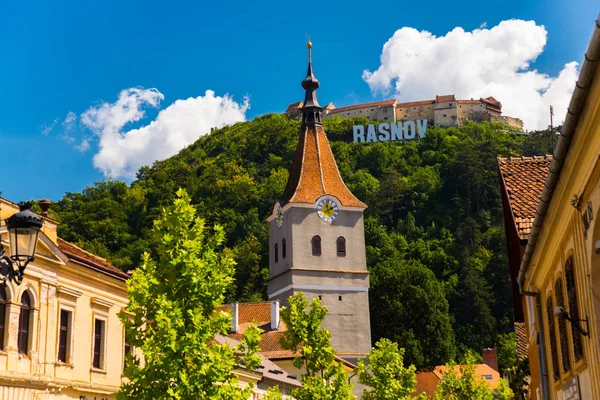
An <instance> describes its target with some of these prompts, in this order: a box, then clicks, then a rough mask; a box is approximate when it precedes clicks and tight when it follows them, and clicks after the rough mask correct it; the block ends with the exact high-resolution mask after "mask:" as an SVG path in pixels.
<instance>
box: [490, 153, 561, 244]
mask: <svg viewBox="0 0 600 400" xmlns="http://www.w3.org/2000/svg"><path fill="white" fill-rule="evenodd" d="M551 159H552V156H550V155H547V156H535V157H511V158H498V167H499V169H500V173H501V176H502V180H503V182H504V187H505V188H506V190H507V192H508V199H509V203H510V208H511V213H512V216H513V220H514V223H515V225H516V228H517V232H518V234H519V237H520V238H521V240H527V238H528V237H529V232H531V227H532V226H533V220H534V219H535V211H536V210H537V206H538V203H539V201H540V197H541V196H542V191H543V190H544V183H545V182H546V176H547V175H548V169H549V168H550V161H551Z"/></svg>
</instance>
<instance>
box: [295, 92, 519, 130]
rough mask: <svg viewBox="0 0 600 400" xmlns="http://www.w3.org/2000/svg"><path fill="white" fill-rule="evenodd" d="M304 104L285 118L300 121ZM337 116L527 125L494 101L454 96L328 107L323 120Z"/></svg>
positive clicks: (449, 123)
mask: <svg viewBox="0 0 600 400" xmlns="http://www.w3.org/2000/svg"><path fill="white" fill-rule="evenodd" d="M302 105H303V103H302V102H298V103H293V104H290V105H289V106H288V108H287V109H286V111H285V114H286V115H288V116H289V117H290V118H294V119H299V118H300V117H301V116H302V115H301V109H302ZM334 116H338V117H341V118H352V117H366V118H368V119H370V120H373V121H389V122H398V121H414V120H419V119H420V120H427V121H428V123H429V124H431V125H438V126H443V127H448V126H458V125H463V124H465V123H466V122H467V121H474V122H482V121H489V122H500V123H503V124H506V125H508V126H510V127H511V128H514V129H517V130H523V121H522V120H520V119H519V118H513V117H508V116H503V115H502V103H500V102H499V101H498V100H496V99H494V98H493V97H486V98H480V99H478V100H474V99H470V100H458V99H456V96H454V95H444V96H435V99H433V100H421V101H411V102H404V103H399V102H398V101H396V100H395V99H392V100H384V101H376V102H371V103H363V104H355V105H351V106H346V107H339V108H335V106H334V105H333V104H331V103H330V104H329V105H327V107H326V108H325V110H324V115H323V118H325V119H328V118H332V117H334Z"/></svg>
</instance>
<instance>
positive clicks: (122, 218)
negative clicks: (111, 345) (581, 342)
mask: <svg viewBox="0 0 600 400" xmlns="http://www.w3.org/2000/svg"><path fill="white" fill-rule="evenodd" d="M366 123H369V121H367V120H366V119H361V118H356V119H345V120H341V119H332V120H328V121H325V130H326V132H327V133H328V136H329V140H330V142H331V146H332V149H333V151H334V154H335V157H336V160H337V162H338V165H339V168H340V171H341V173H342V176H343V178H344V180H345V182H346V183H347V185H348V187H349V188H350V189H351V190H352V191H353V192H354V194H355V195H356V196H357V197H358V198H359V199H361V200H362V201H364V202H365V203H367V204H368V205H369V208H368V209H367V210H366V212H365V232H366V240H367V260H368V266H369V269H370V271H371V291H370V305H371V325H372V332H373V339H374V340H376V339H378V338H380V337H388V338H390V339H392V340H395V341H398V342H399V344H400V346H402V347H405V348H406V357H405V358H406V361H407V362H410V363H415V364H416V365H417V366H418V367H424V366H431V365H435V364H439V363H443V362H446V361H449V360H450V359H453V358H455V357H457V356H458V355H459V354H461V353H463V352H464V351H465V350H467V349H473V350H474V351H476V352H479V351H480V349H481V348H483V347H487V346H494V345H496V344H497V341H498V339H499V335H500V334H502V333H506V332H510V331H511V330H512V323H511V314H512V311H511V304H510V284H509V276H508V265H507V259H506V255H505V253H506V249H505V236H504V229H503V221H502V218H503V217H502V210H501V203H500V196H499V185H498V175H497V166H496V157H497V156H517V155H521V154H524V155H531V154H543V153H545V152H548V151H549V150H550V148H549V142H550V139H549V136H548V134H543V133H540V134H538V135H535V136H531V137H523V136H517V135H515V134H512V133H509V132H507V131H506V130H505V127H504V126H502V125H494V124H489V123H481V124H474V123H470V124H467V125H465V126H461V127H457V128H448V129H442V128H436V127H432V128H429V130H428V131H427V136H426V137H425V138H424V139H422V140H421V141H412V142H408V143H405V144H402V143H374V144H364V143H363V144H361V143H356V144H355V143H349V140H350V138H351V134H352V132H351V130H352V128H351V127H352V125H354V124H366ZM299 128H300V124H299V122H298V121H290V120H288V119H287V117H285V116H283V115H265V116H262V117H258V118H256V119H255V120H253V121H251V122H244V123H238V124H236V125H233V126H230V127H226V128H223V129H220V130H217V131H215V132H213V133H211V134H210V135H207V136H205V137H202V138H200V139H199V140H198V141H197V142H196V143H194V144H193V145H191V146H189V147H187V148H186V149H184V150H182V151H181V152H180V153H179V154H178V155H176V156H174V157H171V158H170V159H168V160H165V161H161V162H156V163H155V164H154V165H153V166H152V167H144V168H142V169H140V171H139V173H138V176H137V179H136V180H135V181H134V182H133V183H132V184H131V185H129V186H128V185H127V184H125V183H123V182H120V181H114V180H110V181H105V182H98V183H96V184H95V185H94V186H92V187H88V188H86V189H85V190H84V191H83V192H82V193H67V194H66V195H65V197H64V198H63V199H62V200H60V201H59V202H58V204H56V205H55V206H54V207H53V212H54V214H55V216H56V217H57V219H59V221H60V222H61V225H60V226H59V234H60V236H62V237H63V238H65V239H66V240H69V241H72V242H74V243H76V244H78V245H80V246H82V247H83V248H85V249H87V250H89V251H91V252H94V253H96V254H98V255H101V256H103V257H106V258H108V259H109V260H110V261H112V262H113V263H114V264H115V265H116V266H118V267H120V268H122V269H123V270H128V269H133V268H135V267H136V265H137V264H138V263H139V260H140V256H141V254H142V253H143V252H144V251H152V238H151V237H150V227H151V225H152V221H153V220H154V218H156V216H157V215H158V214H159V213H160V210H161V206H163V205H165V204H168V203H170V202H171V201H172V199H173V198H174V195H175V192H176V190H177V189H178V188H180V187H183V188H185V189H186V190H187V191H188V192H189V193H190V195H191V197H192V199H193V202H194V203H195V204H197V206H198V209H199V210H200V213H201V214H202V215H203V216H205V218H206V219H207V221H208V222H209V224H211V223H219V224H221V225H223V226H224V227H225V231H226V232H227V234H228V236H227V244H226V245H227V247H228V249H230V250H231V251H233V252H234V254H235V257H236V260H237V276H236V278H237V279H236V286H235V287H233V288H232V289H231V293H230V299H228V300H239V301H253V300H260V299H265V298H266V282H267V279H268V227H267V224H266V223H265V222H264V218H265V217H266V216H267V215H268V214H269V212H270V211H271V209H272V206H273V203H274V202H275V201H276V200H277V199H278V196H280V195H281V194H282V193H283V190H284V187H285V184H286V182H287V178H288V168H289V167H290V166H291V163H292V157H293V152H294V149H295V147H296V143H297V138H298V132H299Z"/></svg>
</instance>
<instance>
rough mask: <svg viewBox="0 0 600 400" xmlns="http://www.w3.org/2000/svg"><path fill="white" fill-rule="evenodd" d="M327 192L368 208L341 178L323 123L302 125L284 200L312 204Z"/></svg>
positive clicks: (348, 203) (351, 203)
mask: <svg viewBox="0 0 600 400" xmlns="http://www.w3.org/2000/svg"><path fill="white" fill-rule="evenodd" d="M394 101H395V100H394ZM326 194H329V195H332V196H335V197H337V198H338V199H339V200H340V202H341V203H342V205H344V206H350V207H361V208H367V205H366V204H365V203H363V202H362V201H360V200H358V199H357V198H356V197H355V196H354V195H353V194H352V192H350V189H348V187H347V186H346V184H345V183H344V181H343V180H342V176H341V175H340V172H339V170H338V167H337V164H336V162H335V159H334V158H333V153H332V152H331V147H329V141H328V140H327V136H326V135H325V131H324V130H323V127H322V126H321V125H316V126H308V127H303V128H302V130H301V132H300V138H299V139H298V146H297V147H296V153H295V155H294V162H293V164H292V169H291V171H290V178H289V180H288V183H287V186H286V188H285V191H284V193H283V196H282V200H283V201H285V202H289V203H309V204H313V203H314V202H315V201H316V200H317V199H318V198H319V197H321V196H323V195H326Z"/></svg>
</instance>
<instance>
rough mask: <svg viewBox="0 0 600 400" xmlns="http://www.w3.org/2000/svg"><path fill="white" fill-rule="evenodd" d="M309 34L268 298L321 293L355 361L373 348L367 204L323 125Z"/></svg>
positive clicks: (274, 229)
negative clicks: (351, 185)
mask: <svg viewBox="0 0 600 400" xmlns="http://www.w3.org/2000/svg"><path fill="white" fill-rule="evenodd" d="M311 47H312V44H311V43H310V42H308V72H307V74H306V78H305V79H304V81H302V87H303V88H304V89H305V91H306V94H305V98H304V104H303V107H302V126H301V128H300V136H299V139H298V146H297V147H296V153H295V156H294V161H293V164H292V168H291V171H290V177H289V181H288V183H287V186H286V189H285V192H284V193H283V195H282V197H281V200H280V201H278V202H276V203H275V205H274V207H273V212H272V214H271V215H270V216H269V217H268V218H267V220H268V221H269V246H270V247H269V249H270V250H269V272H270V280H269V286H268V292H269V299H272V300H273V299H278V300H279V301H280V302H281V303H282V304H283V305H286V304H287V298H288V297H289V296H292V295H293V294H295V293H297V292H303V293H304V295H305V296H306V297H307V298H308V299H309V301H312V299H314V298H315V297H319V298H321V301H322V302H323V304H324V305H325V306H326V307H327V308H328V310H329V313H328V315H327V317H326V319H325V322H324V326H325V328H327V329H328V330H329V331H330V332H331V333H332V338H331V340H332V345H333V347H334V348H335V349H336V350H337V351H338V355H339V356H341V357H343V358H345V359H347V360H348V361H351V362H354V361H356V358H359V357H362V356H364V355H366V354H367V353H368V352H369V350H370V349H371V328H370V319H369V293H368V291H369V273H368V272H367V265H366V255H365V235H364V221H363V212H364V210H365V209H366V208H367V206H366V205H365V204H364V203H363V202H361V201H360V200H358V199H357V198H356V197H355V196H354V195H353V194H352V193H351V192H350V190H349V189H348V188H347V187H346V185H345V183H344V181H343V180H342V177H341V175H340V172H339V170H338V168H337V165H336V162H335V159H334V157H333V153H332V152H331V148H330V147H329V141H328V140H327V135H326V134H325V131H324V130H323V125H322V123H321V121H322V108H321V106H320V105H319V102H318V101H317V94H316V90H317V88H318V87H319V81H318V80H317V79H316V78H315V76H314V74H313V69H312V60H311Z"/></svg>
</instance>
